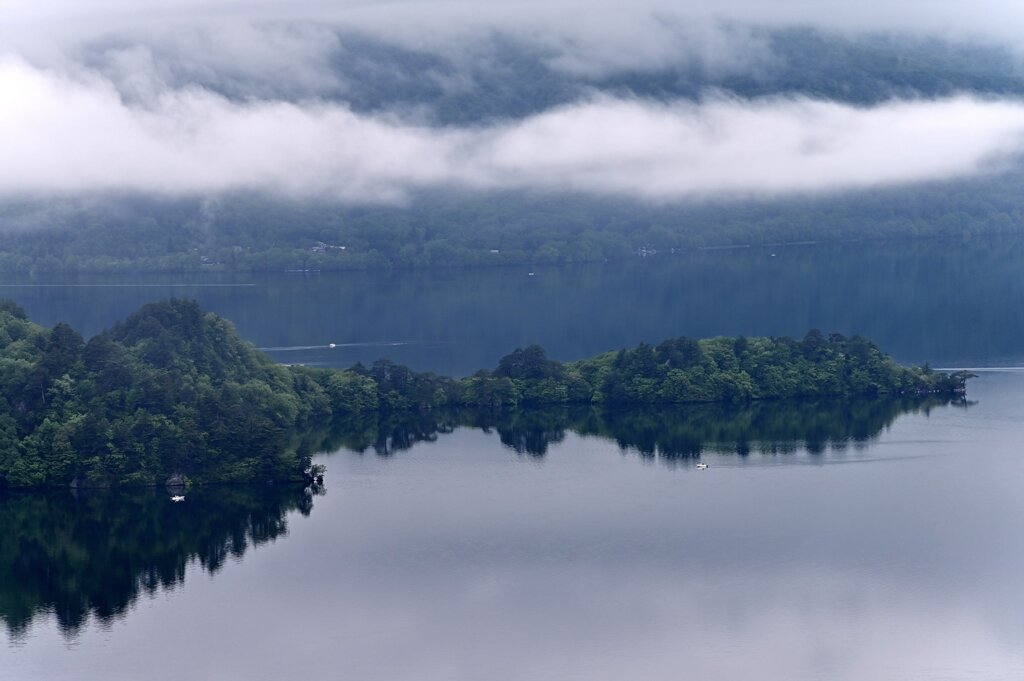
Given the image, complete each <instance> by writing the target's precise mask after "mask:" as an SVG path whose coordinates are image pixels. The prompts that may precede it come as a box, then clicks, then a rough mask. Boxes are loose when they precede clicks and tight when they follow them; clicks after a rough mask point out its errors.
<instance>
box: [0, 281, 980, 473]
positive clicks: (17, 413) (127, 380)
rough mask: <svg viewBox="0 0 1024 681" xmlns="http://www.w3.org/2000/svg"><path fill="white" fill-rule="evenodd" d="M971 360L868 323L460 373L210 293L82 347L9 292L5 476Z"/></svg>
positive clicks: (230, 463) (519, 359)
mask: <svg viewBox="0 0 1024 681" xmlns="http://www.w3.org/2000/svg"><path fill="white" fill-rule="evenodd" d="M969 377H970V374H968V373H966V372H954V373H941V372H935V371H932V370H930V369H928V368H927V367H923V368H917V367H904V366H900V365H899V364H897V363H896V362H894V361H893V360H892V359H891V358H889V357H888V356H886V355H884V354H883V353H882V352H881V351H880V350H879V349H878V348H877V347H876V346H875V345H874V344H872V343H871V342H870V341H868V340H867V339H864V338H862V337H860V336H854V337H850V338H847V337H844V336H841V335H838V334H832V335H829V336H824V335H822V334H821V333H820V332H818V331H811V332H810V333H808V334H807V335H806V336H805V337H804V338H803V339H802V340H799V341H797V340H794V339H791V338H743V337H740V338H712V339H706V340H693V339H690V338H685V337H683V338H676V339H672V340H666V341H664V342H662V343H660V344H659V345H657V346H651V345H647V344H644V343H641V344H640V345H639V346H637V347H636V348H634V349H631V350H619V351H617V352H609V353H605V354H602V355H598V356H596V357H592V358H589V359H583V360H579V361H576V362H568V363H561V362H557V361H554V360H550V359H548V358H547V357H546V356H545V354H544V350H543V349H542V348H540V347H538V346H530V347H528V348H525V349H517V350H515V351H514V352H512V353H511V354H509V355H507V356H505V357H503V358H502V359H501V360H500V361H499V363H498V366H497V367H496V368H495V369H494V370H492V371H479V372H477V373H476V374H474V375H472V376H469V377H465V378H458V379H455V378H447V377H439V376H435V375H433V374H430V373H419V372H414V371H412V370H410V369H408V368H407V367H404V366H399V365H396V364H394V363H392V362H389V361H387V360H380V361H377V362H375V363H374V364H373V366H371V367H366V366H363V365H360V364H357V365H355V366H353V367H351V368H350V369H345V370H338V369H318V368H311V367H302V366H284V365H280V364H277V363H275V362H274V361H273V360H271V359H270V358H269V357H267V356H266V355H264V354H263V353H261V352H259V351H258V350H257V349H256V348H255V347H254V346H253V345H252V344H250V343H248V342H246V341H244V340H242V339H241V338H240V337H239V336H238V335H237V333H236V332H235V330H234V328H233V326H232V325H231V324H230V322H228V321H227V320H225V319H222V318H220V317H218V316H217V315H215V314H213V313H209V312H204V311H203V310H202V309H200V307H199V306H198V304H196V303H195V302H191V301H183V300H166V301H161V302H157V303H152V304H149V305H146V306H144V307H143V308H141V309H140V310H139V311H137V312H136V313H134V314H132V315H131V316H130V317H128V318H127V319H126V320H125V321H124V322H122V323H120V324H117V325H116V326H114V327H113V328H111V329H109V330H107V331H104V332H103V333H100V334H98V335H96V336H95V337H93V338H92V339H90V340H89V341H88V342H86V341H85V340H84V339H83V338H82V337H81V335H79V334H78V333H77V332H76V331H74V330H73V329H72V328H70V327H69V326H68V325H66V324H57V325H56V326H54V327H53V328H52V329H45V328H43V327H40V326H38V325H36V324H33V323H31V322H30V321H29V320H28V318H27V315H26V314H25V312H24V310H22V309H21V308H20V307H18V306H17V305H16V304H14V303H12V302H10V301H0V487H43V486H66V485H73V486H85V487H107V486H122V485H123V486H127V485H156V484H164V482H165V481H167V480H168V479H169V478H172V477H173V478H187V479H188V480H190V481H192V482H195V483H208V482H250V481H285V480H302V479H303V477H304V476H306V475H308V473H309V471H310V468H311V462H310V460H311V454H312V450H311V449H310V447H309V446H308V445H307V444H305V443H304V441H303V438H302V437H301V436H300V434H301V433H302V432H304V431H307V430H310V429H314V428H318V427H322V426H323V425H324V424H327V423H330V421H331V420H332V419H336V418H339V417H343V416H347V415H352V414H357V413H373V412H377V413H396V412H410V411H412V412H414V411H427V410H432V409H437V408H441V407H460V406H468V407H480V408H486V409H495V410H500V409H505V408H510V407H519V406H539V405H568V404H600V405H603V406H614V405H655V404H683V403H698V402H704V403H708V402H745V401H751V400H763V399H788V398H798V397H825V396H837V397H845V396H855V395H892V396H900V395H924V394H936V395H957V394H962V393H963V392H964V390H965V383H966V381H967V379H968V378H969Z"/></svg>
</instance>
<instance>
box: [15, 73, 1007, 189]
mask: <svg viewBox="0 0 1024 681" xmlns="http://www.w3.org/2000/svg"><path fill="white" fill-rule="evenodd" d="M0 92H3V93H5V96H4V97H3V98H0V149H3V150H4V154H3V155H2V156H0V187H2V188H3V190H2V191H3V192H5V193H6V194H7V195H8V196H10V195H27V194H53V193H62V194H83V193H90V192H101V191H138V192H146V193H159V194H170V195H205V194H216V193H221V192H229V191H237V190H255V191H265V192H272V193H279V194H283V195H288V196H293V197H302V196H314V195H315V196H325V197H332V198H336V199H339V200H343V201H348V202H379V201H393V200H400V199H402V198H404V197H405V196H407V195H409V193H411V192H415V191H417V190H422V189H437V188H450V187H451V188H461V189H469V190H505V189H526V190H539V191H579V192H586V193H594V194H615V195H621V196H626V197H633V198H638V199H645V200H656V201H673V200H680V199H686V198H690V197H700V196H715V195H766V196H771V195H779V194H786V193H793V192H817V191H835V190H844V189H853V188H865V187H872V186H879V185H891V184H897V183H910V182H920V181H928V180H939V179H946V178H951V177H959V176H970V175H975V174H979V173H983V172H987V171H989V170H992V169H994V168H998V167H999V164H1000V163H1001V162H1002V161H1005V160H1007V159H1008V158H1010V157H1011V156H1012V155H1014V154H1016V153H1018V152H1019V151H1020V150H1021V148H1022V146H1024V103H1019V102H1014V101H994V100H987V101H986V100H980V99H975V98H970V97H956V98H949V99H945V100H940V101H906V102H892V103H888V104H885V105H881V106H877V107H871V108H857V107H852V106H847V105H842V104H837V103H830V102H822V101H813V100H808V99H794V98H782V99H780V98H774V99H763V100H753V101H739V100H732V99H722V98H719V99H714V98H712V99H707V100H705V101H703V102H701V103H697V104H694V103H689V102H679V103H669V104H664V103H653V102H647V101H637V100H624V99H614V98H609V97H603V96H596V97H595V98H592V99H590V100H587V101H584V102H579V103H576V104H573V105H571V106H566V107H562V108H558V109H554V110H551V111H548V112H545V113H542V114H539V115H535V116H532V117H528V118H525V119H521V120H517V121H513V122H507V123H503V124H498V125H491V126H482V127H467V128H453V127H442V128H431V127H425V126H417V125H412V124H408V123H403V122H401V121H399V120H395V119H389V118H385V117H375V116H367V115H359V114H356V113H353V112H352V111H351V110H349V109H348V108H346V107H345V106H343V105H338V104H326V103H318V102H310V103H288V102H280V101H253V102H232V101H229V100H227V99H224V98H223V97H221V96H219V95H216V94H213V93H211V92H209V91H206V90H203V89H198V88H177V89H165V90H163V91H160V92H158V93H152V95H151V96H150V97H148V98H147V99H146V101H145V103H144V104H139V103H135V104H132V103H126V100H125V99H124V98H123V97H122V96H121V94H120V93H119V92H118V90H117V89H116V88H115V87H114V86H113V85H112V84H111V83H110V82H109V81H107V80H104V79H100V78H98V77H95V76H93V77H85V76H78V77H74V78H72V77H70V76H66V75H60V74H58V73H55V72H51V71H45V70H40V69H38V68H36V67H33V66H30V65H28V64H26V63H25V62H23V61H21V60H16V59H8V60H5V61H2V62H0Z"/></svg>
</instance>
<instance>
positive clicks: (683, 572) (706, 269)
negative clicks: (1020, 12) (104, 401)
mask: <svg viewBox="0 0 1024 681" xmlns="http://www.w3.org/2000/svg"><path fill="white" fill-rule="evenodd" d="M1022 256H1024V252H1022V250H1021V246H1019V245H1017V243H1016V242H1014V241H1012V240H1010V241H1007V240H995V241H993V242H988V243H979V242H970V243H964V244H957V245H956V247H955V248H953V247H950V245H949V244H946V245H944V246H943V245H940V244H936V243H925V244H921V243H903V244H876V245H872V246H871V247H866V246H856V247H852V246H848V245H847V246H836V247H808V248H802V249H801V248H794V249H788V250H782V249H780V250H778V251H776V252H775V255H774V256H773V255H772V252H771V251H764V252H760V251H742V252H714V253H703V254H694V255H689V256H685V257H681V258H674V259H669V258H665V259H658V258H655V259H650V258H648V259H643V260H641V259H638V260H637V261H632V262H628V263H609V264H606V265H602V266H599V267H589V266H588V267H581V268H561V269H554V270H541V269H537V270H534V275H533V276H530V275H529V271H527V270H519V269H507V270H468V271H466V270H452V271H442V272H411V273H410V272H405V273H402V272H392V273H386V274H380V273H377V274H370V273H348V274H340V275H329V276H328V275H321V276H314V277H307V278H291V277H284V276H280V277H277V276H272V277H257V276H253V277H250V278H244V277H227V276H223V275H217V276H208V277H201V278H195V277H193V278H172V277H156V278H153V277H149V278H145V277H121V278H116V277H105V278H81V277H79V278H77V279H74V280H63V281H41V280H39V279H34V280H33V279H27V278H26V279H18V280H14V279H8V280H7V281H6V288H3V289H0V295H8V296H11V297H13V298H15V300H17V301H18V302H20V303H22V304H23V305H24V306H25V307H26V308H27V309H28V311H29V312H30V314H31V315H32V317H33V318H34V319H36V320H38V321H40V322H43V323H47V324H49V323H52V322H53V321H55V320H57V319H62V320H67V321H70V322H72V323H73V324H74V325H76V326H77V327H79V328H82V329H83V330H85V331H86V332H89V333H92V332H95V331H97V330H99V329H101V328H103V327H104V326H107V325H109V324H111V323H113V322H114V321H116V320H117V319H118V318H119V317H121V316H123V315H124V314H125V313H127V312H129V311H131V309H133V308H134V307H136V306H137V305H138V304H140V303H142V302H145V301H146V300H149V299H154V298H158V297H161V296H165V295H170V294H173V295H179V296H188V297H197V298H198V299H199V300H200V301H201V302H202V303H203V304H204V305H206V306H207V307H209V308H211V309H214V310H216V311H217V312H220V313H222V314H224V315H226V316H228V317H230V318H232V319H233V320H234V321H235V322H236V325H237V327H238V328H239V330H240V331H241V332H242V334H243V336H245V337H247V338H249V339H250V340H252V341H253V342H255V343H257V344H258V345H261V346H262V347H282V348H283V347H287V348H297V347H307V348H308V349H305V350H300V349H289V350H278V351H275V353H274V356H275V357H276V358H278V359H280V360H281V361H304V362H311V363H323V364H332V365H343V364H346V363H349V362H351V361H356V360H360V361H372V360H373V358H374V357H375V356H379V355H384V356H388V357H390V358H393V359H396V360H398V361H404V362H408V363H409V364H411V365H413V366H415V367H416V368H420V369H429V370H434V371H438V372H445V373H468V372H470V371H472V370H473V369H475V368H477V367H480V366H488V365H492V364H494V362H496V360H497V358H498V357H500V356H501V354H503V353H504V352H507V351H508V350H510V349H512V348H514V347H516V346H517V345H523V344H526V343H529V342H540V343H541V344H542V345H545V347H548V348H549V350H550V352H551V354H552V355H553V356H556V357H559V358H561V359H573V358H576V357H580V356H585V355H588V354H591V353H594V352H598V351H601V350H605V349H610V348H614V347H617V346H621V345H626V344H634V343H636V342H638V341H639V340H647V341H652V342H656V341H658V340H660V339H661V338H663V337H667V336H672V335H679V334H688V335H693V336H707V335H715V334H737V333H743V334H748V335H759V334H791V335H802V334H803V333H804V332H805V331H806V330H807V329H808V328H811V327H819V328H821V329H823V330H825V331H832V330H838V331H843V332H862V333H864V334H865V335H868V336H869V337H872V338H873V339H875V340H876V341H878V342H879V344H880V345H881V346H882V347H883V349H887V350H889V351H890V352H892V353H893V354H894V355H895V356H896V357H897V358H899V359H901V360H903V361H914V362H924V361H928V362H931V363H932V364H933V365H935V366H939V365H949V366H968V365H969V366H982V367H984V366H988V367H1010V368H1002V369H1000V370H992V371H979V372H978V373H979V377H978V378H977V379H975V380H973V381H971V383H970V384H969V390H968V401H967V402H953V403H949V402H945V401H937V400H898V401H892V400H888V401H887V400H875V401H863V400H860V401H843V400H832V401H828V400H818V401H804V402H789V403H756V404H753V405H750V406H748V407H723V406H716V405H705V406H698V407H681V408H672V409H654V410H641V411H635V410H633V411H630V410H626V411H602V410H595V409H562V410H547V411H543V412H522V413H514V414H505V415H486V414H479V413H473V412H467V411H459V412H452V413H444V414H436V415H421V416H418V417H416V418H411V419H395V418H392V419H378V418H364V419H361V420H359V419H357V420H353V421H352V422H348V423H342V424H338V426H337V427H336V429H335V430H333V431H332V433H331V434H330V438H328V441H330V442H332V443H333V446H332V450H333V451H331V452H326V453H324V454H321V455H319V456H318V458H317V460H318V461H319V462H320V463H324V464H325V465H326V466H327V477H326V480H325V484H324V488H323V489H321V490H316V491H315V492H311V493H308V494H307V493H304V492H301V491H299V490H296V489H292V488H286V487H270V488H268V487H260V488H246V487H209V488H205V489H196V490H191V491H190V492H189V493H188V494H187V495H186V499H185V501H184V502H182V503H173V502H171V501H170V499H169V498H168V495H167V494H166V493H164V492H163V491H162V490H157V491H133V492H124V493H121V494H99V493H93V494H78V495H73V494H71V493H70V492H55V493H47V494H7V495H4V496H0V524H2V527H3V529H4V531H3V533H2V534H0V619H2V620H3V623H2V625H0V631H3V632H4V633H3V634H0V638H2V640H0V679H48V680H50V679H53V680H62V679H104V680H120V679H125V680H128V679H133V680H134V679H139V678H148V679H171V678H181V677H183V676H188V677H192V678H202V679H206V678H211V679H213V678H247V679H268V680H269V679H280V678H298V677H303V676H309V677H314V678H368V679H387V680H389V681H392V680H401V679H428V680H433V679H497V680H503V679H540V680H547V679H551V680H555V679H558V680H563V679H588V680H591V679H621V678H637V679H679V678H693V679H737V678H758V679H767V680H770V681H771V680H779V681H782V680H786V681H791V680H803V679H807V680H810V679H837V680H845V679H850V680H851V681H852V680H854V679H857V680H860V679H872V680H889V679H891V680H893V681H896V680H906V679H929V680H932V679H934V680H938V679H943V680H946V679H978V678H984V679H1019V678H1024V615H1022V613H1024V589H1022V588H1021V587H1020V586H1019V575H1020V574H1021V573H1022V571H1024V544H1022V543H1021V542H1020V537H1021V536H1024V501H1022V499H1021V495H1020V490H1021V488H1022V485H1024V456H1022V455H1021V450H1020V446H1019V443H1020V442H1021V441H1022V436H1024V399H1022V398H1024V371H1022V370H1019V369H1013V368H1012V367H1013V366H1021V365H1024V362H1022V359H1024V340H1022V339H1024V333H1022V332H1024V319H1022V318H1021V314H1020V310H1024V307H1021V305H1020V303H1021V302H1024V300H1022V298H1024V281H1022V279H1024V278H1021V277H1020V276H1019V272H1020V265H1021V263H1024V259H1022ZM0 283H4V282H3V281H2V280H0ZM327 342H335V343H337V344H342V343H353V344H356V343H358V344H361V345H348V346H345V347H340V348H335V349H334V350H330V349H328V348H324V347H313V346H322V345H326V343H327ZM399 342H400V343H405V344H404V345H380V344H387V343H399ZM698 462H703V463H707V464H708V466H709V467H708V469H707V470H699V469H698V468H697V467H696V464H697V463H698Z"/></svg>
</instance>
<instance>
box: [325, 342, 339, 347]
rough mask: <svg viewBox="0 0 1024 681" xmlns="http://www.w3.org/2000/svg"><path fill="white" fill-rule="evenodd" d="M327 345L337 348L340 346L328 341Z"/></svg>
mask: <svg viewBox="0 0 1024 681" xmlns="http://www.w3.org/2000/svg"><path fill="white" fill-rule="evenodd" d="M327 347H329V348H336V347H338V346H337V345H335V344H334V343H328V344H327Z"/></svg>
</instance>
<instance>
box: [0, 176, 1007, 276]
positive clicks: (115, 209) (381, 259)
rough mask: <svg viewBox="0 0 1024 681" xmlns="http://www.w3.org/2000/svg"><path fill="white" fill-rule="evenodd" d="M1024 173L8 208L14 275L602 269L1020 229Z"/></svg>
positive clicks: (1, 238)
mask: <svg viewBox="0 0 1024 681" xmlns="http://www.w3.org/2000/svg"><path fill="white" fill-rule="evenodd" d="M1022 179H1024V172H1021V171H1013V172H1008V173H1005V174H1001V175H997V176H986V177H982V178H978V179H974V180H958V181H956V182H941V183H933V184H925V185H915V186H909V187H901V188H888V189H884V190H878V191H873V192H870V193H867V192H853V193H849V194H841V195H823V196H817V197H800V198H790V199H781V198H779V199H773V200H754V199H746V200H742V199H735V198H734V199H731V200H717V201H715V200H710V199H709V200H701V201H691V202H683V203H673V204H648V203H642V202H637V201H629V200H625V199H615V198H609V197H602V198H598V197H592V196H585V195H567V194H528V193H500V194H484V195H466V194H462V193H458V192H455V193H452V192H439V193H433V194H422V195H419V196H416V197H413V198H412V199H411V200H410V201H409V202H408V203H405V204H401V205H367V206H351V205H341V204H337V203H332V202H329V201H323V200H321V201H316V200H311V201H303V202H298V201H294V202H293V201H289V200H286V199H275V198H269V197H258V196H252V195H232V196H221V197H218V198H217V199H188V198H180V199H169V198H168V199H159V198H144V197H139V196H121V197H107V198H96V199H92V200H90V201H79V200H76V199H65V200H50V201H47V202H45V203H37V202H34V201H30V200H24V201H11V200H9V201H6V202H3V203H0V271H2V272H31V273H36V274H42V273H46V272H136V271H165V272H195V271H239V272H249V271H262V272H266V271H274V272H281V271H288V270H325V271H326V270H352V269H381V268H389V267H417V268H422V267H453V266H491V265H513V264H526V263H531V264H545V263H574V262H600V261H605V260H615V259H622V258H628V257H631V256H635V255H637V254H651V253H655V252H657V253H661V254H670V253H673V252H679V251H686V250H697V249H706V248H722V247H737V246H750V245H753V246H758V245H772V244H780V243H793V242H807V241H848V240H871V239H891V238H905V237H928V238H934V237H955V238H958V239H962V238H965V237H968V238H969V237H971V236H978V235H983V234H993V233H1011V232H1019V231H1020V230H1021V227H1022V225H1024V197H1022V196H1021V193H1020V192H1019V191H1018V188H1019V186H1020V183H1021V180H1022Z"/></svg>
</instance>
